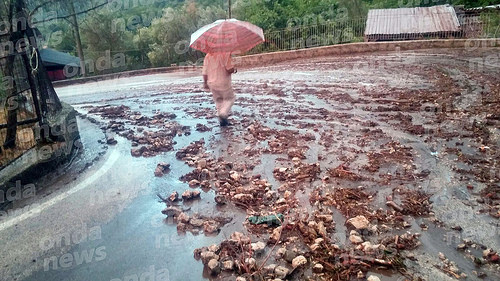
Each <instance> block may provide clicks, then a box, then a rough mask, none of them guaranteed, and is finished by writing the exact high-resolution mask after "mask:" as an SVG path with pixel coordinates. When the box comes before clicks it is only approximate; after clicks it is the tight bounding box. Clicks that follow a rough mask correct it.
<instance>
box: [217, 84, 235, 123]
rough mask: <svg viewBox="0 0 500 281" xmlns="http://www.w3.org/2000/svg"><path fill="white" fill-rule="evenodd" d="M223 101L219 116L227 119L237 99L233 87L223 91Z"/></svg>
mask: <svg viewBox="0 0 500 281" xmlns="http://www.w3.org/2000/svg"><path fill="white" fill-rule="evenodd" d="M222 98H223V102H222V104H221V107H220V111H219V116H220V117H222V118H225V119H227V117H229V113H230V112H231V107H232V106H233V104H234V101H235V100H236V97H235V95H234V92H233V89H229V90H227V91H224V92H223V93H222Z"/></svg>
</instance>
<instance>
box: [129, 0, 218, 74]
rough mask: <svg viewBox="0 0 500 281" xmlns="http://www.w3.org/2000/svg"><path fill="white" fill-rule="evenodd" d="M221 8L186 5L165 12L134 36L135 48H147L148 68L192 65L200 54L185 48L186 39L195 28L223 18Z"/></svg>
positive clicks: (194, 4) (193, 3)
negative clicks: (190, 63) (189, 63)
mask: <svg viewBox="0 0 500 281" xmlns="http://www.w3.org/2000/svg"><path fill="white" fill-rule="evenodd" d="M225 16H226V11H225V10H224V9H223V8H222V7H221V6H208V7H203V6H200V5H197V4H196V3H195V2H193V1H191V2H188V3H186V4H184V5H182V6H180V7H176V8H172V7H169V8H166V9H164V10H163V15H162V17H161V18H158V19H155V20H153V22H152V24H151V26H150V27H144V28H141V29H139V30H138V33H137V34H136V35H135V36H134V43H135V44H136V46H137V47H140V48H142V47H145V46H148V51H147V56H148V59H149V61H150V62H151V65H152V66H168V65H170V64H172V63H186V62H189V61H190V62H193V61H196V60H197V59H198V58H199V56H200V54H199V53H198V52H197V51H193V50H191V49H190V48H189V42H190V37H191V34H192V33H193V32H195V31H196V30H197V29H198V28H200V27H202V26H204V25H206V24H209V23H212V22H213V21H215V20H217V19H221V18H225Z"/></svg>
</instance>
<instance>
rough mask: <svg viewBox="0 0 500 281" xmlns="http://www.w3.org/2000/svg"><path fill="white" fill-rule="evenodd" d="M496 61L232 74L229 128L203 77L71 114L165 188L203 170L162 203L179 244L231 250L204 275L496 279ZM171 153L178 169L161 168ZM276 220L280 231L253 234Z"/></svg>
mask: <svg viewBox="0 0 500 281" xmlns="http://www.w3.org/2000/svg"><path fill="white" fill-rule="evenodd" d="M499 56H500V51H499V50H498V49H481V50H475V51H473V52H471V51H467V50H425V51H417V52H405V53H383V54H377V55H357V56H353V57H350V56H343V57H329V58H318V59H315V60H313V61H294V62H290V63H282V64H278V65H274V66H268V67H260V68H253V69H246V70H243V71H240V72H239V73H238V74H236V75H234V76H233V85H234V88H235V92H236V93H237V101H236V104H235V106H234V108H233V115H232V117H231V118H230V121H231V123H232V126H230V127H227V128H220V127H219V126H218V123H217V118H216V116H215V112H214V106H213V104H212V101H211V97H210V94H208V93H206V92H203V91H202V90H201V78H199V77H193V78H184V79H181V81H180V82H179V81H176V82H175V83H167V84H162V85H153V86H151V85H149V86H147V87H143V88H137V89H131V90H129V91H125V92H120V94H119V95H118V94H117V93H113V92H109V93H99V94H97V95H93V96H92V97H85V99H84V98H81V97H71V98H70V99H69V101H70V102H71V101H72V103H73V104H75V105H76V108H77V110H78V111H79V112H80V113H81V116H82V118H86V119H88V120H90V121H92V122H94V123H97V124H99V125H100V126H101V129H102V130H103V131H105V132H106V135H107V142H108V144H109V145H114V143H115V140H114V139H115V137H114V135H120V136H122V137H124V138H125V139H126V140H127V142H128V143H129V144H127V145H130V153H131V155H132V156H134V157H147V158H151V165H152V166H155V167H156V166H157V165H158V168H157V170H156V172H155V174H156V176H161V175H162V174H163V173H169V171H170V170H175V169H178V168H180V165H183V164H182V163H184V164H187V165H188V166H189V167H190V168H189V169H188V170H189V171H188V172H187V173H186V174H185V175H183V176H181V177H180V179H179V180H180V181H181V182H182V184H180V185H179V184H178V185H169V183H168V182H166V183H165V184H166V186H167V187H166V188H165V189H163V190H161V191H160V192H159V193H158V196H159V197H160V198H161V201H163V202H160V203H158V204H165V205H166V206H165V208H166V209H165V210H164V214H165V215H166V220H170V221H173V222H174V223H173V225H172V224H168V225H165V227H175V225H176V227H177V229H178V232H179V235H182V233H184V232H186V231H187V232H191V233H193V234H195V235H210V236H214V235H217V236H218V237H219V238H220V243H219V244H215V245H200V248H199V249H197V250H196V251H195V252H194V256H195V258H198V259H201V260H200V262H203V264H205V271H204V277H206V278H210V279H220V280H234V278H235V276H240V277H242V278H245V279H246V280H268V279H273V278H280V279H292V280H364V278H366V277H369V276H372V275H373V276H378V277H379V278H380V279H381V280H448V279H450V280H451V279H468V280H478V279H482V280H498V279H499V278H500V268H499V264H498V263H499V259H498V258H499V257H498V254H497V251H500V238H499V237H500V235H499V234H500V224H499V221H498V219H499V217H500V185H499V183H500V166H499V163H498V161H499V160H498V159H500V152H499V145H500V139H499V128H500V103H499V102H500V64H499V60H498V59H499ZM484 58H489V59H487V60H485V59H484ZM491 58H496V60H490V59H491ZM89 98H90V99H94V100H91V101H89V100H88V99H89ZM168 151H175V153H176V158H177V160H175V161H174V160H173V159H171V160H170V161H167V162H168V163H160V162H165V159H162V158H161V155H163V154H164V153H165V152H168ZM154 176H155V175H153V174H152V175H151V177H154ZM193 191H195V192H193ZM181 194H182V195H181ZM196 204H198V205H202V204H203V206H205V207H204V208H208V209H211V210H212V211H211V214H217V212H219V211H221V212H222V211H224V215H220V216H218V215H212V216H206V215H204V214H200V213H196V212H194V211H192V210H191V209H190V206H193V205H196ZM228 211H229V212H228ZM228 213H230V214H233V215H232V216H230V217H227V214H228ZM278 214H283V215H284V216H283V217H280V216H278ZM263 216H268V218H269V216H270V217H271V218H273V217H274V218H275V219H274V220H271V222H270V223H263V224H256V223H255V221H256V218H259V217H263ZM251 217H252V218H253V219H250V218H251ZM230 221H231V222H232V223H231V224H227V223H228V222H230ZM268 222H269V221H268ZM192 262H193V263H196V261H195V260H194V259H193V261H192ZM372 278H374V277H372ZM239 280H244V279H239ZM370 280H376V279H370Z"/></svg>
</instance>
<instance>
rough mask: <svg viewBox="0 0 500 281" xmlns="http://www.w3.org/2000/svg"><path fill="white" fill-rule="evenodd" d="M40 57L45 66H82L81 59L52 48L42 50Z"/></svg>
mask: <svg viewBox="0 0 500 281" xmlns="http://www.w3.org/2000/svg"><path fill="white" fill-rule="evenodd" d="M40 56H41V59H42V62H43V63H44V64H45V65H67V64H76V65H80V59H79V58H77V57H74V56H72V55H70V54H67V53H63V52H59V51H56V50H54V49H50V48H45V49H40Z"/></svg>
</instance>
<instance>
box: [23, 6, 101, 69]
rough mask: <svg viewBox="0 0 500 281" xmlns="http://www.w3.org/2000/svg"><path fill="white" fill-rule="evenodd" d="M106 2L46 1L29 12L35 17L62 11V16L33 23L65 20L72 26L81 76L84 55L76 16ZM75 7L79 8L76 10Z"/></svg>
mask: <svg viewBox="0 0 500 281" xmlns="http://www.w3.org/2000/svg"><path fill="white" fill-rule="evenodd" d="M107 4H108V2H107V1H105V0H101V2H100V3H99V2H95V1H93V0H92V1H89V2H86V1H79V0H46V1H45V2H42V3H41V4H39V5H36V6H35V7H33V8H32V11H31V12H30V14H31V15H35V14H36V13H37V12H38V11H40V10H43V9H47V8H51V9H57V10H59V11H63V12H64V15H57V16H54V17H52V18H48V19H44V20H42V21H39V22H35V23H42V22H48V21H53V20H57V19H64V20H66V21H67V22H68V23H69V24H70V25H71V26H72V31H73V38H74V40H75V45H76V52H77V54H78V58H79V59H80V66H81V71H82V74H83V76H86V75H87V72H86V69H85V55H84V53H83V46H82V40H81V36H80V26H79V23H78V16H79V15H82V14H86V13H88V12H90V11H93V10H96V9H99V8H102V7H104V6H105V5H107ZM75 6H77V7H79V9H78V10H77V9H76V8H75Z"/></svg>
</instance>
